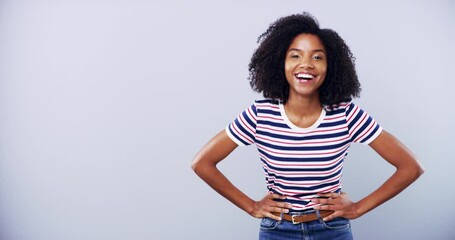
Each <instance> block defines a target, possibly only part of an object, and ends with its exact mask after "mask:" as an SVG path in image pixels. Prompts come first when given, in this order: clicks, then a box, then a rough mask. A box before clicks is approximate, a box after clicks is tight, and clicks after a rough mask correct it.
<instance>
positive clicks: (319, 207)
mask: <svg viewBox="0 0 455 240" xmlns="http://www.w3.org/2000/svg"><path fill="white" fill-rule="evenodd" d="M313 208H314V209H316V210H335V209H334V207H333V205H318V206H314V207H313Z"/></svg>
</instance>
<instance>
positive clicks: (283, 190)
mask: <svg viewBox="0 0 455 240" xmlns="http://www.w3.org/2000/svg"><path fill="white" fill-rule="evenodd" d="M381 131H382V128H381V126H380V125H379V124H378V123H376V121H375V120H374V119H373V118H371V117H370V116H369V115H368V114H367V113H366V112H364V111H363V110H362V109H360V108H359V107H358V106H356V105H355V104H354V103H353V102H344V103H340V104H338V105H337V106H335V107H332V108H327V107H324V108H323V110H322V112H321V115H320V117H319V118H318V120H317V121H316V122H315V123H314V124H313V125H312V126H310V127H308V128H300V127H298V126H296V125H294V124H293V123H292V122H291V121H290V120H289V119H288V118H287V116H286V114H285V111H284V105H283V104H282V103H281V102H280V101H277V100H272V99H264V100H257V101H255V103H254V104H253V105H251V106H250V107H248V108H247V109H246V110H245V111H243V112H242V113H241V114H240V115H239V116H238V117H237V118H236V119H235V120H234V121H233V122H232V123H231V124H229V125H228V126H227V127H226V132H227V134H228V135H229V137H230V138H231V139H232V140H233V141H234V142H236V143H237V144H238V145H239V146H245V145H250V144H253V143H254V144H256V147H257V149H258V152H259V156H260V159H261V162H262V166H263V169H264V171H265V178H266V184H267V189H268V190H269V192H273V193H278V194H281V195H285V196H287V199H286V202H289V203H291V204H292V206H293V210H296V211H298V210H305V209H310V208H312V207H313V206H314V205H315V204H313V203H312V202H311V201H310V200H311V199H312V198H314V197H316V194H317V193H326V192H339V191H340V190H341V176H342V173H343V161H344V159H345V158H346V156H347V155H348V151H349V147H350V145H351V142H358V143H363V144H369V143H371V142H372V141H373V140H374V139H375V138H376V137H377V136H378V135H379V134H380V133H381Z"/></svg>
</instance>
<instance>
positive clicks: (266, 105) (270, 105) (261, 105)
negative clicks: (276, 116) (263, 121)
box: [254, 98, 280, 109]
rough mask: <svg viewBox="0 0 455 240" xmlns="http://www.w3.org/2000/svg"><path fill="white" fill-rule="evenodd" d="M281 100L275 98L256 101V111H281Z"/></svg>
mask: <svg viewBox="0 0 455 240" xmlns="http://www.w3.org/2000/svg"><path fill="white" fill-rule="evenodd" d="M279 106H280V100H277V99H273V98H265V99H258V100H256V101H254V107H255V108H256V109H279Z"/></svg>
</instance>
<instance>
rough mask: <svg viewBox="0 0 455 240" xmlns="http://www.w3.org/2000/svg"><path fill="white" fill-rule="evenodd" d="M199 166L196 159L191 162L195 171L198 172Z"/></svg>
mask: <svg viewBox="0 0 455 240" xmlns="http://www.w3.org/2000/svg"><path fill="white" fill-rule="evenodd" d="M198 168H199V164H198V161H197V160H196V159H195V160H193V162H192V163H191V169H192V170H193V172H195V173H197V170H198Z"/></svg>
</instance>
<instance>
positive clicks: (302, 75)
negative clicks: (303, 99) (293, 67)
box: [295, 73, 314, 81]
mask: <svg viewBox="0 0 455 240" xmlns="http://www.w3.org/2000/svg"><path fill="white" fill-rule="evenodd" d="M295 76H296V77H297V78H298V79H299V80H306V81H309V80H312V79H313V78H314V75H311V74H307V73H298V74H296V75H295Z"/></svg>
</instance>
